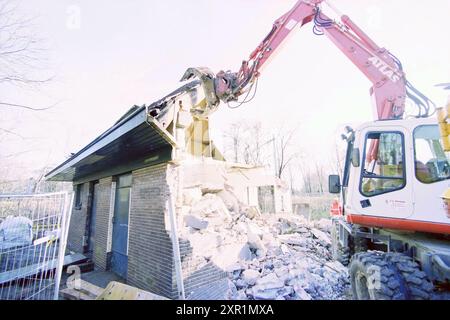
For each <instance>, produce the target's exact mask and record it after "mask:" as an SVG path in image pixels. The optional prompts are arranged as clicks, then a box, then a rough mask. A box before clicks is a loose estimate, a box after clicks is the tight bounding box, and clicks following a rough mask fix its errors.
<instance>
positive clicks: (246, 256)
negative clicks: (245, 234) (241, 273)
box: [239, 244, 252, 261]
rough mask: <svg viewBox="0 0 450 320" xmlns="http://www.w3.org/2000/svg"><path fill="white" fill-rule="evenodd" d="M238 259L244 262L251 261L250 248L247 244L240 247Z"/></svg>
mask: <svg viewBox="0 0 450 320" xmlns="http://www.w3.org/2000/svg"><path fill="white" fill-rule="evenodd" d="M239 259H240V260H244V261H248V260H252V252H251V251H250V246H249V245H248V244H245V245H244V246H243V247H242V249H241V251H240V252H239Z"/></svg>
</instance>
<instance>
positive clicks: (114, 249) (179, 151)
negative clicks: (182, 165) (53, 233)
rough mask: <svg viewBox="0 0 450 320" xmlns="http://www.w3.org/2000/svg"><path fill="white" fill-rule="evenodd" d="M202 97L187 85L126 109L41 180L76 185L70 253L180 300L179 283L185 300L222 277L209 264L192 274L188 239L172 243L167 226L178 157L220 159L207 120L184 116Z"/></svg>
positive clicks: (171, 226) (170, 227)
mask: <svg viewBox="0 0 450 320" xmlns="http://www.w3.org/2000/svg"><path fill="white" fill-rule="evenodd" d="M201 94H202V92H201V90H199V87H198V86H197V84H196V83H191V84H188V85H187V86H184V87H182V88H180V89H179V90H177V91H175V92H173V93H172V94H170V95H168V96H167V97H165V98H163V99H161V100H159V101H158V102H155V103H153V104H152V105H150V106H142V107H136V106H135V107H133V108H131V109H130V110H129V111H128V112H127V113H126V114H125V115H124V116H123V117H122V118H121V119H120V120H119V121H118V122H117V123H115V124H114V125H113V126H112V127H111V128H109V129H108V130H107V131H106V132H104V133H103V134H101V135H100V136H99V137H98V138H96V139H95V140H94V141H92V142H91V143H89V144H88V145H87V146H86V147H84V148H83V149H82V150H80V151H79V152H77V153H76V154H74V155H72V156H71V157H70V158H69V159H68V160H67V161H65V162H64V163H62V164H60V165H59V166H58V167H56V168H55V169H53V170H52V171H51V172H49V173H48V174H47V175H46V179H47V180H50V181H71V182H73V185H74V191H75V201H74V206H73V210H72V215H71V221H70V228H69V235H68V249H69V250H71V251H74V252H80V253H83V254H85V255H87V256H89V257H91V258H92V260H93V262H94V264H95V267H96V268H98V269H100V270H111V271H112V272H114V273H116V274H118V275H119V276H121V277H122V278H124V279H125V280H126V282H127V283H128V284H130V285H133V286H136V287H138V288H141V289H144V290H148V291H150V292H153V293H156V294H159V295H162V296H165V297H168V298H172V299H176V298H179V297H180V289H181V288H180V287H181V285H180V283H179V282H178V283H177V280H179V279H180V278H182V280H181V281H182V283H183V285H184V289H185V290H184V291H185V292H186V296H187V295H188V293H189V292H192V291H193V290H194V289H195V288H198V287H201V286H202V285H206V284H208V283H211V282H213V281H216V280H220V279H223V278H224V277H225V276H226V274H225V272H224V271H223V270H221V269H219V268H217V267H215V266H214V265H213V264H209V265H206V266H202V267H201V268H200V269H198V268H197V266H196V265H195V261H191V259H190V252H191V251H192V250H191V248H190V245H189V242H187V241H185V240H183V239H178V237H177V234H176V224H177V223H176V222H175V223H172V224H171V223H170V221H171V220H170V218H171V217H170V214H172V213H173V214H174V216H175V219H176V212H171V202H170V201H169V200H170V199H171V197H172V198H173V203H174V210H172V211H177V209H178V208H177V199H179V194H177V191H178V190H177V187H176V186H177V184H176V183H175V182H176V180H177V175H178V171H179V165H178V164H177V163H176V162H177V159H179V158H180V157H181V156H180V155H184V156H186V155H187V156H189V157H197V156H204V155H205V154H206V155H208V156H209V157H212V158H215V159H218V160H223V157H222V156H221V155H220V153H219V152H218V151H217V150H216V149H215V148H214V147H213V145H212V142H211V141H210V140H209V137H208V131H209V130H208V121H207V119H197V118H194V117H192V116H191V114H190V112H189V108H191V107H193V106H196V105H199V104H201V103H202V101H203V100H204V99H203V98H202V97H201ZM183 104H184V105H185V106H187V108H185V107H184V106H183ZM174 239H175V240H174ZM174 241H175V242H174ZM177 257H179V258H178V259H177ZM177 263H178V265H179V266H180V267H179V268H178V274H177ZM180 274H181V275H180Z"/></svg>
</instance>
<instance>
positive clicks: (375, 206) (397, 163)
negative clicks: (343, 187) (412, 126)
mask: <svg viewBox="0 0 450 320" xmlns="http://www.w3.org/2000/svg"><path fill="white" fill-rule="evenodd" d="M407 132H408V131H407V130H406V129H404V128H403V127H399V126H395V127H387V126H380V127H367V128H365V129H363V130H361V134H360V139H359V141H360V142H359V148H360V158H361V161H360V165H359V167H358V168H354V170H353V171H354V172H355V174H354V177H353V183H352V191H353V197H352V202H351V209H350V210H349V211H350V212H349V213H350V214H356V215H367V216H374V217H385V218H394V219H395V218H398V219H402V218H407V217H408V216H410V215H411V214H412V213H413V201H412V184H411V183H408V179H407V178H408V177H407V176H408V175H407V172H408V169H410V168H409V166H411V165H412V164H411V163H409V162H410V159H409V156H408V155H409V154H410V153H411V146H410V143H411V141H410V137H409V136H408V133H407Z"/></svg>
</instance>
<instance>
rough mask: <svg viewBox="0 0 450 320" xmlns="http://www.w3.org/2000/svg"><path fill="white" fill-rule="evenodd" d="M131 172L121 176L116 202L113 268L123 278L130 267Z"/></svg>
mask: <svg viewBox="0 0 450 320" xmlns="http://www.w3.org/2000/svg"><path fill="white" fill-rule="evenodd" d="M130 194H131V174H126V175H122V176H119V177H118V179H117V184H116V197H115V203H114V216H113V221H112V222H113V223H112V224H113V230H112V245H111V253H112V254H111V270H112V271H113V272H114V273H116V274H117V275H119V276H121V277H122V278H126V276H127V268H128V218H129V212H130Z"/></svg>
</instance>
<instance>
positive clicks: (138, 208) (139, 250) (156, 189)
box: [68, 163, 226, 299]
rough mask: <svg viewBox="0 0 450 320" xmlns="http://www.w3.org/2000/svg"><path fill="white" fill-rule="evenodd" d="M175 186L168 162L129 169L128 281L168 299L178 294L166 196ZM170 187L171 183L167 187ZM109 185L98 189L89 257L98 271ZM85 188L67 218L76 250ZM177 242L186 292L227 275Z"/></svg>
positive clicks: (104, 258)
mask: <svg viewBox="0 0 450 320" xmlns="http://www.w3.org/2000/svg"><path fill="white" fill-rule="evenodd" d="M175 184H176V171H173V170H170V168H169V165H168V164H167V163H165V164H159V165H156V166H152V167H148V168H144V169H140V170H136V171H133V172H132V187H131V199H130V217H129V243H128V270H127V283H128V284H130V285H132V286H136V287H138V288H141V289H144V290H147V291H150V292H153V293H156V294H159V295H162V296H165V297H168V298H172V299H176V298H178V290H177V284H176V273H175V265H174V262H173V251H172V241H171V239H170V236H169V231H168V230H170V225H168V223H169V218H168V214H169V213H168V210H167V200H168V195H169V191H171V192H173V193H174V198H176V191H177V190H176V187H175V186H174V185H175ZM169 185H172V187H171V188H170V190H169ZM112 186H113V185H112V177H109V178H105V179H102V180H100V181H99V184H98V186H97V187H96V198H97V211H96V217H95V222H94V223H95V230H96V231H95V239H94V253H93V260H94V263H95V266H96V267H97V268H99V269H101V270H106V269H107V268H108V267H109V265H108V253H107V243H108V228H109V215H110V201H111V187H112ZM88 190H89V183H86V184H85V186H84V188H83V195H82V208H81V210H74V211H73V213H72V218H71V225H70V229H69V240H68V245H69V247H70V249H71V250H73V251H76V252H83V243H82V238H83V236H84V235H85V232H86V222H87V218H88V214H87V213H88V206H87V205H88V203H89V201H88V200H89V199H88V197H89V192H88ZM179 243H180V254H181V260H182V269H183V277H184V286H185V292H186V296H188V295H189V293H190V292H192V291H193V290H194V289H196V288H198V287H201V286H203V285H205V284H208V283H211V282H213V281H216V280H220V279H223V278H224V277H226V274H225V272H224V271H223V270H221V269H219V268H217V267H216V266H215V265H213V264H211V263H209V264H205V263H204V261H203V260H198V259H195V258H193V257H192V248H191V246H190V243H189V241H187V240H185V239H180V240H179Z"/></svg>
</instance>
